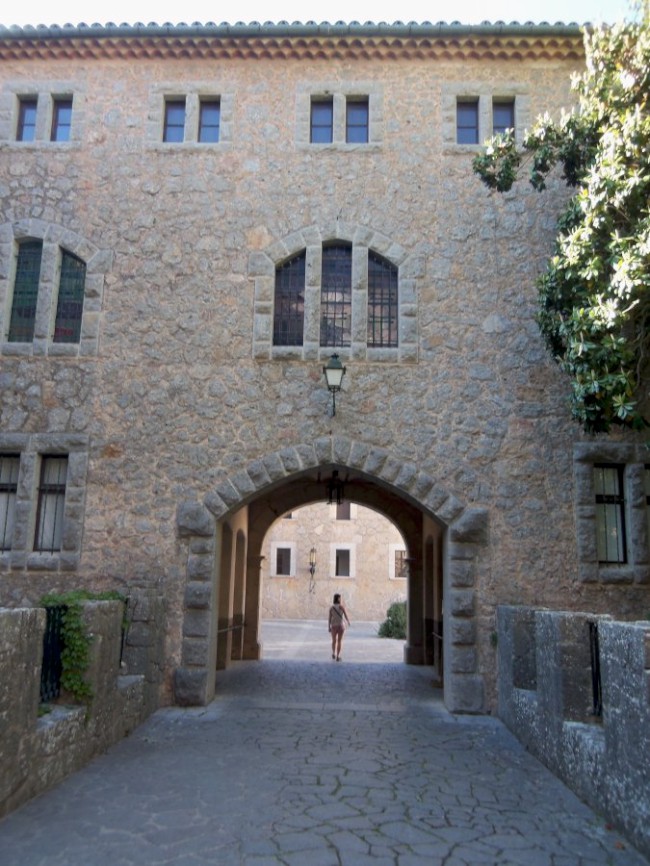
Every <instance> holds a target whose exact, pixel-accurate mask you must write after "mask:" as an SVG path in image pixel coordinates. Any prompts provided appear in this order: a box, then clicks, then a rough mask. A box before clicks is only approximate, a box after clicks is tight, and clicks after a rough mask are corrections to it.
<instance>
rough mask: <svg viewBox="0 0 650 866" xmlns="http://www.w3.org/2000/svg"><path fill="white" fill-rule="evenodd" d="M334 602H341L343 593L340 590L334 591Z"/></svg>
mask: <svg viewBox="0 0 650 866" xmlns="http://www.w3.org/2000/svg"><path fill="white" fill-rule="evenodd" d="M333 603H334V604H341V593H340V592H335V593H334V602H333Z"/></svg>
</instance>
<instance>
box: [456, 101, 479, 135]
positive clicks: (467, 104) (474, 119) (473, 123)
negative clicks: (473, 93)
mask: <svg viewBox="0 0 650 866" xmlns="http://www.w3.org/2000/svg"><path fill="white" fill-rule="evenodd" d="M456 141H457V143H458V144H478V99H459V100H458V101H457V103H456Z"/></svg>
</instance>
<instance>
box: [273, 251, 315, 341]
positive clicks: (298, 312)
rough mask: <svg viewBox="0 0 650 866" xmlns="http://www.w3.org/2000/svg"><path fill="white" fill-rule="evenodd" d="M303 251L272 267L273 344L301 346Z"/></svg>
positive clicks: (302, 324)
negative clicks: (273, 280) (273, 268)
mask: <svg viewBox="0 0 650 866" xmlns="http://www.w3.org/2000/svg"><path fill="white" fill-rule="evenodd" d="M306 267H307V251H306V250H302V252H300V253H298V254H297V255H295V256H291V257H290V258H288V259H285V260H284V261H283V262H281V263H280V264H278V265H276V267H275V285H274V289H273V345H274V346H302V345H303V342H304V339H305V278H306Z"/></svg>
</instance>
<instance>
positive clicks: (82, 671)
mask: <svg viewBox="0 0 650 866" xmlns="http://www.w3.org/2000/svg"><path fill="white" fill-rule="evenodd" d="M84 601H122V602H125V601H126V599H125V598H124V596H122V595H120V593H119V592H116V591H113V590H109V591H106V592H96V593H94V592H89V591H87V590H79V589H78V590H72V591H70V592H65V593H61V594H58V593H49V594H48V595H45V596H43V597H42V598H41V600H40V604H41V606H42V607H46V608H47V607H62V608H64V612H63V616H62V635H61V637H62V641H63V649H62V651H61V665H62V672H61V686H62V687H63V688H64V689H66V690H67V691H68V692H70V694H71V695H72V696H73V697H74V698H75V700H77V701H80V702H81V703H86V704H89V703H90V702H91V701H92V699H93V690H92V687H91V686H90V684H89V683H88V682H87V681H86V678H85V677H86V673H87V671H88V666H89V661H90V644H91V641H92V637H91V635H89V634H88V631H87V629H86V626H85V624H84V622H83V617H82V610H83V602H84Z"/></svg>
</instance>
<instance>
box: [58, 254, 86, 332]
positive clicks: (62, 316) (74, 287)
mask: <svg viewBox="0 0 650 866" xmlns="http://www.w3.org/2000/svg"><path fill="white" fill-rule="evenodd" d="M85 285H86V265H85V262H82V261H81V259H79V258H77V257H76V256H73V255H72V253H69V252H68V251H67V250H62V257H61V276H60V278H59V296H58V299H57V304H56V319H55V321H54V338H53V339H54V342H55V343H78V342H79V340H80V338H81V317H82V314H83V308H84V289H85Z"/></svg>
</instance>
